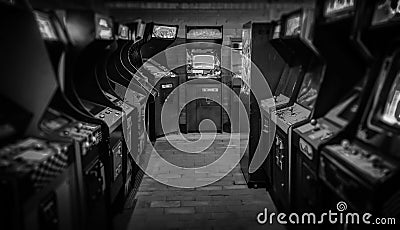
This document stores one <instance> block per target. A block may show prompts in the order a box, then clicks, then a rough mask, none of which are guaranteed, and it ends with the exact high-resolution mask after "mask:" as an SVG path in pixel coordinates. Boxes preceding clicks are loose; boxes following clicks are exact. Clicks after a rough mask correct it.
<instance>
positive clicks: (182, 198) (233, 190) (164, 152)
mask: <svg viewBox="0 0 400 230" xmlns="http://www.w3.org/2000/svg"><path fill="white" fill-rule="evenodd" d="M168 138H169V139H170V141H169V142H168V141H167V140H166V138H163V139H159V140H158V141H157V143H156V145H155V149H156V150H157V152H158V153H159V154H160V156H158V155H157V154H155V151H153V152H151V151H148V152H149V153H148V154H150V162H149V166H148V167H150V168H149V172H150V174H151V175H153V177H154V176H155V177H157V178H158V179H159V180H161V181H164V182H166V183H170V184H171V183H172V184H175V185H180V186H185V187H189V186H186V185H188V184H190V185H191V184H193V185H197V184H198V183H211V182H213V181H216V180H217V181H216V182H215V183H212V184H209V185H207V186H202V187H197V188H177V187H173V186H168V185H165V184H163V183H160V182H158V181H156V180H154V179H153V178H151V177H149V176H148V175H146V176H145V177H144V179H143V182H142V184H141V186H140V189H139V192H138V194H137V197H136V198H137V202H136V207H135V210H134V213H133V216H132V217H131V220H130V223H129V225H128V229H284V228H283V227H282V226H279V225H263V226H262V225H259V224H258V223H257V221H256V216H257V214H258V213H259V212H261V211H263V210H264V208H268V212H270V211H273V210H275V207H274V205H273V203H272V201H271V198H270V197H269V195H268V193H267V192H266V191H265V189H248V188H247V186H246V185H245V181H244V178H243V175H242V173H241V171H240V167H239V165H237V164H234V165H233V163H237V160H238V157H239V156H240V155H239V151H235V150H238V149H240V148H239V145H238V143H229V135H227V134H219V135H217V137H216V140H214V141H213V142H212V143H211V145H210V146H208V145H209V144H210V143H209V140H210V139H211V138H212V137H211V136H210V138H207V137H205V138H204V136H203V138H204V139H205V140H200V141H198V143H196V146H197V147H198V150H201V149H202V148H201V147H202V146H203V147H204V146H206V150H204V151H199V152H198V153H185V150H183V151H182V150H177V149H175V147H178V148H181V149H182V148H184V147H182V146H183V145H184V142H183V141H182V139H181V138H180V137H179V136H178V135H173V136H169V137H168ZM185 138H187V139H188V140H190V141H193V140H198V139H199V135H196V134H187V135H185ZM174 146H175V147H174ZM195 149H196V148H195ZM191 150H192V152H195V151H196V150H194V151H193V146H192V148H191ZM224 151H228V153H227V154H226V155H227V156H228V157H227V158H225V159H224V161H223V162H218V163H217V164H216V167H214V168H208V169H207V170H203V169H201V168H200V167H202V166H205V165H207V164H209V163H212V162H214V161H215V160H216V159H219V158H220V157H221V156H222V153H223V152H224ZM224 155H225V154H224ZM161 158H164V159H165V160H166V161H168V162H170V163H173V164H175V165H177V166H180V167H186V168H200V169H196V170H192V171H184V170H182V169H177V168H171V167H170V166H168V164H163V163H160V162H161V161H162V159H161ZM220 167H222V169H223V170H221V168H220ZM230 167H233V170H232V171H230V172H229V173H228V174H226V173H224V172H227V171H228V169H229V168H230ZM193 171H194V173H193ZM218 178H222V179H220V180H218ZM179 181H183V182H181V184H180V183H179ZM192 181H195V182H193V183H192Z"/></svg>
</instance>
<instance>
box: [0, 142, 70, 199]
mask: <svg viewBox="0 0 400 230" xmlns="http://www.w3.org/2000/svg"><path fill="white" fill-rule="evenodd" d="M69 149H70V147H69V144H66V143H57V142H47V141H44V140H41V139H37V138H27V139H24V140H22V141H20V142H17V143H15V144H11V145H7V146H5V147H3V148H1V149H0V174H1V175H2V176H4V177H6V178H10V179H11V180H17V181H16V183H15V184H16V186H20V187H21V188H20V189H22V188H24V189H22V191H25V192H24V194H28V193H29V192H34V191H38V190H40V189H42V188H44V187H45V186H46V185H48V184H49V183H50V182H51V181H52V179H54V178H56V177H57V176H59V175H61V174H62V172H63V171H64V170H65V169H66V168H67V167H68V164H69V163H70V161H71V160H72V158H73V157H72V156H71V153H70V152H69ZM20 189H18V190H20Z"/></svg>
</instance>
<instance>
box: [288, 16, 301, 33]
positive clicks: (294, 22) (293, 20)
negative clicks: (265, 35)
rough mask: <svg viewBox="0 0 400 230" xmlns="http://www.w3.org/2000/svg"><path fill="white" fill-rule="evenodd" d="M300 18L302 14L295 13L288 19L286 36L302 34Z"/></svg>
mask: <svg viewBox="0 0 400 230" xmlns="http://www.w3.org/2000/svg"><path fill="white" fill-rule="evenodd" d="M300 20H301V15H294V16H291V17H290V18H288V19H287V21H286V30H285V36H296V35H300V32H301V25H300Z"/></svg>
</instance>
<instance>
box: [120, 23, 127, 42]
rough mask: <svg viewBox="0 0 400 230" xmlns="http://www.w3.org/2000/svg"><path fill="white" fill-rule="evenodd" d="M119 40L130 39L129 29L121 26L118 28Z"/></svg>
mask: <svg viewBox="0 0 400 230" xmlns="http://www.w3.org/2000/svg"><path fill="white" fill-rule="evenodd" d="M118 34H119V38H122V39H129V29H128V27H127V26H123V25H119V28H118Z"/></svg>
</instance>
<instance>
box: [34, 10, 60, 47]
mask: <svg viewBox="0 0 400 230" xmlns="http://www.w3.org/2000/svg"><path fill="white" fill-rule="evenodd" d="M35 16H36V21H37V23H38V26H39V30H40V33H41V34H42V37H43V39H45V40H57V35H56V32H55V31H54V28H53V26H52V25H51V22H50V19H49V18H48V17H46V16H45V15H43V14H40V13H38V12H36V13H35Z"/></svg>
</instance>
